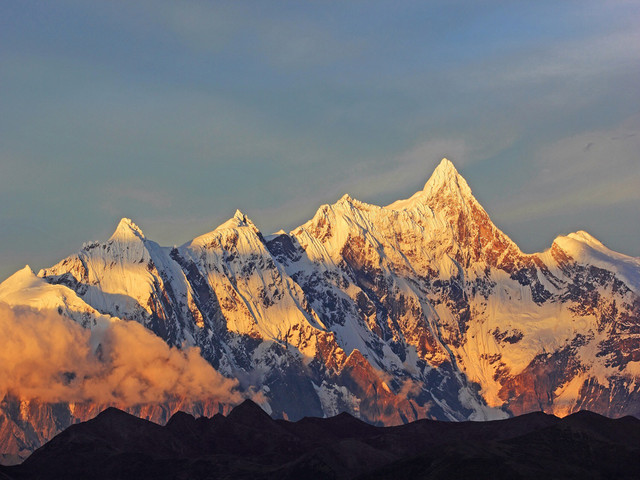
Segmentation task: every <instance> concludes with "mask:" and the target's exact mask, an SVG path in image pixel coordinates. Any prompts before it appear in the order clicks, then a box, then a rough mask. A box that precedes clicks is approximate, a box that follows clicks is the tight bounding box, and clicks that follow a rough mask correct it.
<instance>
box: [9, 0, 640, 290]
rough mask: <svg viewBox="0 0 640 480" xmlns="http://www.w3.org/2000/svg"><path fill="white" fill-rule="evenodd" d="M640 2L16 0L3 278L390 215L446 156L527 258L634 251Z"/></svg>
mask: <svg viewBox="0 0 640 480" xmlns="http://www.w3.org/2000/svg"><path fill="white" fill-rule="evenodd" d="M639 25H640V2H638V1H623V0H620V1H602V0H599V1H591V0H584V1H575V2H574V1H558V0H556V1H537V2H506V1H500V2H498V1H495V2H494V1H455V0H454V1H451V0H449V1H427V2H418V1H415V2H414V1H398V2H375V1H368V2H364V1H363V2H361V1H351V2H337V1H291V2H280V1H270V2H258V1H256V2H249V1H246V2H238V1H235V2H171V1H163V0H156V1H149V2H144V1H110V2H86V1H65V0H59V1H56V2H46V1H41V2H35V1H28V0H27V1H21V2H3V3H2V5H1V6H0V112H1V115H0V225H1V228H0V278H5V277H6V276H8V275H10V274H11V273H12V272H14V271H15V270H17V269H18V268H21V267H22V266H24V264H26V263H28V264H30V265H31V266H32V268H34V269H36V270H37V269H39V268H41V267H44V266H47V265H50V264H52V263H55V262H56V261H58V260H59V259H60V258H62V257H63V256H66V255H68V254H70V253H72V252H75V251H76V250H78V249H79V248H80V247H81V246H82V243H83V242H85V241H90V240H105V239H106V238H108V237H109V235H110V234H111V232H112V230H113V229H114V228H115V226H116V224H117V222H118V220H119V219H120V218H121V217H123V216H127V217H131V218H133V220H134V221H135V222H136V223H138V224H139V225H140V226H141V228H142V229H143V231H144V232H145V234H146V235H147V237H149V238H151V239H154V240H156V241H158V242H159V243H160V244H163V245H173V244H181V243H183V242H185V241H187V240H189V239H191V238H193V237H194V236H196V235H198V234H201V233H204V232H206V231H209V230H211V229H213V228H215V227H216V226H217V225H218V224H220V223H222V222H223V221H224V220H226V219H227V218H229V217H230V216H232V215H233V213H234V211H235V209H236V208H239V209H241V210H242V211H243V212H245V213H246V214H247V215H248V216H249V217H250V218H252V220H253V221H254V222H255V223H256V224H257V225H258V227H260V228H261V229H262V230H263V231H264V233H270V232H272V231H275V230H278V229H280V228H284V229H285V230H288V229H291V228H294V227H296V226H297V225H299V224H301V223H303V222H304V221H306V220H307V219H308V218H310V217H311V216H312V215H313V213H314V211H315V210H316V209H317V208H318V207H319V206H320V205H321V204H323V203H332V202H335V201H336V200H337V199H338V198H340V196H342V194H343V193H346V192H348V193H349V194H351V195H352V196H353V197H355V198H358V199H360V200H363V201H366V202H370V203H376V204H386V203H390V202H391V201H393V200H395V199H398V198H405V197H408V196H410V195H411V194H412V193H413V192H415V191H416V190H418V189H420V188H422V186H423V184H424V182H425V181H426V180H427V178H428V177H429V175H430V174H431V172H432V170H433V168H434V167H435V166H436V165H437V163H438V162H439V161H440V159H441V158H442V157H443V156H447V157H448V158H449V159H451V160H452V161H453V162H454V164H455V165H456V166H457V167H458V170H459V171H460V172H461V173H462V175H463V176H464V177H465V178H466V179H467V181H468V182H469V184H470V186H471V188H472V190H473V191H474V194H475V195H476V197H477V198H478V200H479V201H480V202H481V203H482V204H483V205H484V207H485V209H487V211H488V212H489V214H490V215H491V217H492V219H493V220H494V222H495V223H496V224H497V225H498V226H499V227H500V228H502V229H503V230H504V231H505V232H506V233H507V234H508V235H510V236H511V237H512V239H513V240H514V241H516V242H517V243H518V244H519V245H520V246H521V248H522V249H523V250H524V251H526V252H534V251H541V250H544V249H546V248H548V247H549V245H550V244H551V242H552V241H553V238H555V237H556V236H557V235H559V234H566V233H569V232H571V231H575V230H579V229H584V230H587V231H588V232H590V233H591V234H593V235H594V236H596V237H597V238H599V239H600V240H601V241H603V242H604V243H605V244H606V245H607V246H609V247H610V248H613V249H615V250H618V251H620V252H622V253H626V254H630V255H634V256H640V242H639V241H638V239H639V238H640V89H639V88H638V86H637V84H638V80H639V79H640V49H639V48H638V45H640V28H639Z"/></svg>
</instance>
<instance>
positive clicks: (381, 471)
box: [0, 400, 640, 480]
mask: <svg viewBox="0 0 640 480" xmlns="http://www.w3.org/2000/svg"><path fill="white" fill-rule="evenodd" d="M638 475H640V420H637V419H636V418H634V417H624V418H621V419H617V420H612V419H608V418H606V417H602V416H600V415H597V414H594V413H590V412H586V411H585V412H578V413H575V414H573V415H570V416H568V417H565V418H563V419H559V418H557V417H555V416H552V415H547V414H544V413H532V414H527V415H522V416H520V417H514V418H510V419H507V420H499V421H489V422H459V423H456V422H439V421H433V420H419V421H416V422H413V423H409V424H406V425H402V426H397V427H375V426H372V425H369V424H366V423H364V422H362V421H360V420H358V419H356V418H354V417H352V416H351V415H349V414H346V413H343V414H340V415H338V416H336V417H332V418H327V419H321V418H304V419H302V420H299V421H297V422H288V421H285V420H273V419H271V417H270V416H269V415H267V414H266V413H265V412H264V411H263V410H262V409H261V408H260V407H259V406H258V405H256V404H255V403H253V402H251V401H249V400H247V401H245V402H244V403H242V404H241V405H239V406H238V407H236V408H235V409H234V410H232V411H231V413H230V414H229V415H228V416H226V417H224V416H222V415H216V416H214V417H212V418H206V417H200V418H197V419H196V418H194V417H193V416H191V415H188V414H186V413H183V412H180V413H177V414H175V415H174V416H173V417H172V418H171V419H170V420H169V422H168V423H167V425H166V426H164V427H162V426H159V425H157V424H154V423H151V422H149V421H146V420H141V419H139V418H137V417H134V416H132V415H129V414H127V413H125V412H122V411H120V410H117V409H115V408H110V409H107V410H105V411H104V412H102V413H101V414H100V415H98V416H97V417H96V418H95V419H93V420H90V421H88V422H84V423H80V424H77V425H73V426H71V427H69V428H68V429H67V430H65V431H64V432H62V433H61V434H59V435H57V436H56V437H55V438H54V439H53V440H51V441H50V442H48V443H47V444H46V445H44V446H43V447H41V448H40V449H38V450H37V451H36V452H35V453H33V455H31V457H29V459H27V460H26V461H25V462H24V463H23V464H22V465H20V466H16V467H0V478H6V479H14V480H18V479H26V478H41V479H48V478H52V479H53V478H55V479H58V478H67V479H86V478H93V479H113V478H121V479H146V478H154V479H164V478H167V479H168V478H172V479H174V478H185V479H187V478H188V479H200V478H201V479H206V478H234V479H236V478H255V479H260V478H264V479H267V478H278V479H299V478H305V479H315V478H317V479H325V478H326V479H351V478H361V479H378V478H379V479H387V478H443V479H446V478H491V479H495V478H505V479H506V478H510V479H513V478H522V479H528V478H532V479H533V478H535V479H539V478H593V479H596V478H603V479H605V478H607V479H609V478H638Z"/></svg>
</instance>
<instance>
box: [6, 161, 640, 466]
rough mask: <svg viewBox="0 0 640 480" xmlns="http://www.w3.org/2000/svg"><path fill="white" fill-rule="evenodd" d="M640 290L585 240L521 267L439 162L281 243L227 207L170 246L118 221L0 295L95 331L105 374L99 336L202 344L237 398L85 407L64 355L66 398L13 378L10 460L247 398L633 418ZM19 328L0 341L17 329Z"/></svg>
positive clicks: (427, 413) (495, 415)
mask: <svg viewBox="0 0 640 480" xmlns="http://www.w3.org/2000/svg"><path fill="white" fill-rule="evenodd" d="M639 293H640V260H639V259H637V258H633V257H628V256H625V255H622V254H619V253H616V252H613V251H611V250H609V249H608V248H607V247H605V246H604V245H603V244H602V243H601V242H600V241H598V240H596V239H595V238H593V237H592V236H590V235H589V234H588V233H586V232H583V231H581V232H577V233H571V234H569V235H567V236H561V237H558V238H557V239H556V240H555V241H554V242H553V244H552V246H551V247H550V248H549V249H548V250H547V251H545V252H542V253H535V254H525V253H523V252H522V251H521V250H520V249H519V248H518V246H517V245H516V244H515V243H513V242H512V241H511V240H510V239H509V238H508V237H507V236H506V235H505V234H504V233H503V232H502V231H500V229H498V228H497V227H496V226H495V225H494V224H493V223H492V221H491V219H490V218H489V216H488V214H487V213H486V212H485V210H484V209H483V208H482V206H481V205H480V204H479V203H478V202H477V200H476V199H475V197H474V196H473V195H472V193H471V189H470V188H469V186H468V185H467V182H466V181H465V180H464V178H462V176H460V175H459V173H458V172H457V170H456V169H455V167H454V166H453V165H452V164H451V162H449V161H448V160H446V159H445V160H443V161H442V163H441V164H440V165H439V166H438V167H437V169H436V170H435V172H434V173H433V175H432V176H431V178H430V179H429V180H428V181H427V183H426V185H425V187H424V189H423V190H421V191H419V192H417V193H416V194H415V195H413V196H412V197H410V198H409V199H406V200H400V201H397V202H395V203H392V204H391V205H387V206H385V207H381V206H376V205H370V204H366V203H363V202H359V201H357V200H354V199H352V198H351V197H349V196H348V195H345V196H344V197H343V198H341V199H340V200H339V201H338V202H337V203H335V204H333V205H324V206H322V207H320V209H319V210H318V211H317V213H316V214H315V216H314V217H313V218H312V219H311V220H310V221H308V222H307V223H305V224H304V225H302V226H300V227H298V228H296V229H294V230H293V231H291V232H289V233H284V232H280V233H278V234H275V235H270V236H265V235H263V234H262V233H261V232H260V231H259V229H258V228H257V227H256V225H255V224H253V222H251V220H250V219H249V218H247V216H246V215H244V214H243V213H241V212H236V214H235V216H234V217H233V218H231V219H230V220H229V221H227V222H225V223H224V224H222V225H220V226H219V227H218V228H216V229H215V230H213V231H211V232H209V233H206V234H204V235H201V236H199V237H197V238H195V239H193V240H192V241H190V242H187V243H186V244H184V245H182V246H179V247H161V246H159V245H158V244H157V243H155V242H153V241H151V240H150V239H148V238H146V236H145V235H144V233H143V232H142V230H141V229H140V228H139V227H138V226H137V225H135V224H134V223H133V222H132V221H131V220H128V219H123V220H122V221H121V222H120V224H119V225H118V227H117V229H116V231H115V232H114V234H113V236H112V237H111V238H110V239H109V240H108V241H106V242H93V243H90V244H86V245H85V246H84V247H83V249H82V250H81V251H80V252H78V253H77V254H74V255H71V256H69V257H67V258H65V259H63V260H62V261H61V262H59V263H58V264H56V265H54V266H52V267H50V268H46V269H43V270H41V271H40V272H39V273H38V274H37V275H36V274H35V273H34V272H32V271H31V270H30V269H29V268H28V267H27V268H25V269H24V270H22V271H20V272H17V273H16V274H15V275H13V276H12V277H10V278H9V279H7V280H6V281H5V282H3V283H2V284H0V302H5V303H7V304H8V305H9V307H7V308H10V309H13V310H15V311H20V312H24V311H25V309H27V308H31V309H35V311H37V312H40V313H41V312H44V311H53V312H55V313H56V314H59V315H61V316H62V317H64V318H66V319H71V320H73V321H74V322H76V324H77V325H79V326H82V327H83V328H84V329H87V330H88V331H90V332H91V335H90V339H89V341H88V342H89V343H88V346H87V348H88V349H89V350H90V352H88V353H87V355H88V356H91V355H93V356H94V357H95V358H96V359H97V360H96V361H97V362H98V364H100V362H102V363H104V362H108V361H110V357H109V356H108V355H105V351H109V349H108V348H106V347H105V345H108V340H109V339H111V338H112V337H113V335H104V334H103V332H104V331H105V329H107V331H109V330H108V329H115V328H116V327H117V326H122V325H126V324H132V323H134V322H135V324H139V325H143V326H144V327H145V328H146V329H147V331H148V332H153V334H154V335H156V336H158V337H160V338H162V339H163V341H164V342H166V344H167V345H168V346H169V347H171V348H173V349H178V350H180V351H182V352H187V353H188V355H187V353H185V355H187V356H189V358H191V359H192V360H193V358H192V356H193V352H195V351H196V350H195V349H196V348H197V349H198V350H197V352H198V354H199V355H201V356H202V358H203V359H204V360H206V362H207V363H208V365H210V366H211V367H212V368H213V369H215V372H217V373H218V374H221V375H222V376H224V377H226V378H227V379H233V382H234V383H228V386H229V388H232V387H233V388H234V389H235V390H234V391H235V392H236V393H234V394H229V395H224V394H221V393H220V392H219V390H218V391H217V392H216V393H217V394H219V395H218V396H213V397H211V398H209V397H207V396H206V395H204V394H205V393H207V392H203V391H198V392H197V393H198V396H197V397H195V394H194V393H193V390H194V385H193V382H192V383H191V384H190V386H189V388H188V389H183V390H181V392H182V393H181V394H178V393H175V392H173V393H174V395H172V396H171V400H172V403H171V404H163V403H162V402H158V401H155V402H152V405H151V406H145V405H144V402H142V400H144V399H147V398H150V397H149V395H147V394H146V391H144V392H138V393H136V392H134V393H136V394H135V395H134V394H131V392H130V391H127V392H122V391H120V390H117V391H115V393H114V390H113V389H111V386H109V388H102V389H98V390H99V391H104V392H106V393H105V396H106V397H107V398H106V400H105V399H104V398H94V397H92V396H91V395H83V396H81V397H82V398H76V397H74V396H73V395H71V394H70V393H69V392H70V391H71V390H70V389H74V390H73V392H76V391H80V392H85V393H86V392H87V391H89V390H87V389H83V388H81V387H82V383H83V382H87V381H93V379H94V378H95V376H92V372H85V371H81V370H80V369H78V368H75V367H74V366H73V365H74V363H73V362H69V361H66V360H65V359H61V362H62V363H64V365H62V364H61V365H60V366H59V368H58V370H57V373H56V372H53V373H52V376H51V377H47V378H48V379H50V378H54V379H59V381H58V380H56V381H57V382H58V383H56V391H59V392H60V394H59V395H58V396H57V397H56V398H55V399H49V400H43V399H42V396H40V397H38V396H37V395H35V394H33V389H31V390H29V391H27V390H26V389H24V388H22V384H21V383H20V382H21V380H20V378H22V377H16V378H17V380H16V381H15V382H14V383H13V384H12V385H11V386H10V388H7V389H6V394H7V395H6V396H5V398H4V400H3V401H2V404H0V420H2V421H1V422H0V446H2V447H3V449H4V452H3V453H11V454H14V455H16V454H17V455H22V456H24V455H26V454H28V452H29V451H31V450H33V449H34V448H36V447H38V446H39V445H40V444H42V442H43V441H45V440H46V439H47V438H51V436H52V434H54V433H55V432H57V431H60V429H62V428H64V427H66V426H68V425H70V424H72V423H75V422H78V421H82V420H88V419H89V418H91V416H92V415H95V405H100V407H103V406H104V405H107V404H112V405H117V406H119V407H120V408H123V409H128V408H131V409H138V411H149V412H155V413H152V414H150V416H149V418H153V419H155V420H157V421H166V419H168V417H169V416H170V414H171V413H173V412H174V411H175V410H176V407H175V406H176V405H180V404H187V403H193V405H194V406H193V408H187V409H188V410H190V411H192V412H193V413H207V414H211V413H213V412H216V411H224V409H225V408H227V409H228V408H229V406H230V405H232V404H234V403H237V401H238V396H239V395H240V396H245V397H247V396H248V397H252V398H256V399H258V400H259V401H260V402H261V405H262V406H263V407H264V408H265V409H266V410H267V411H268V412H269V413H270V414H271V415H272V416H274V417H276V418H287V419H291V420H296V419H300V418H302V417H305V416H320V417H321V416H332V415H336V414H337V413H338V412H340V411H347V412H349V413H350V414H352V415H353V416H355V417H358V418H360V419H363V420H366V421H367V422H370V423H373V424H378V425H397V424H402V423H406V422H409V421H413V420H416V419H419V418H433V419H441V420H459V421H463V420H491V419H500V418H506V417H508V416H512V415H520V414H523V413H527V412H532V411H544V412H546V413H552V414H555V415H560V416H562V415H567V414H570V413H572V412H577V411H579V410H582V409H588V410H591V411H594V412H598V413H600V414H603V415H606V416H609V417H620V416H624V415H636V416H637V415H640V296H639ZM105 319H106V320H105ZM119 319H121V320H124V321H125V322H124V324H122V322H120V320H119ZM105 322H106V323H105ZM109 322H111V323H109ZM23 324H24V322H22V323H19V322H18V323H17V324H15V325H13V324H12V325H9V326H7V327H6V328H7V331H11V332H12V335H17V334H18V333H17V332H20V331H21V330H22V329H23V327H22V326H21V325H23ZM105 325H106V326H105ZM118 328H119V327H118ZM121 330H123V328H121ZM128 330H133V329H131V328H129V329H128ZM34 332H37V328H34ZM74 335H76V336H78V334H77V333H74ZM11 338H12V337H11V336H9V337H5V338H4V339H3V340H1V341H5V342H6V341H11ZM105 338H106V340H103V339H105ZM123 338H124V337H123ZM41 341H42V342H44V343H46V338H43V339H41ZM105 341H106V342H107V343H105ZM129 343H131V345H135V348H138V349H140V348H143V346H144V345H147V344H150V343H151V342H150V341H148V342H147V341H145V342H137V343H136V342H129ZM127 344H128V343H127ZM141 345H142V346H141ZM0 346H1V345H0ZM121 350H122V349H121ZM45 351H46V349H45ZM119 351H120V350H119ZM171 352H173V353H170V354H169V353H167V354H166V355H165V354H163V355H164V356H167V357H175V356H176V354H175V352H174V350H171ZM63 360H64V361H63ZM135 360H136V359H135V358H133V359H131V361H135ZM11 361H12V360H11V359H8V360H7V362H8V363H5V367H3V368H7V367H6V366H7V365H9V366H11V365H12V364H11ZM15 361H16V362H19V361H20V360H19V357H16V360H15ZM70 365H71V366H70ZM47 367H51V368H54V367H56V365H55V364H53V365H47ZM150 368H151V367H150ZM174 370H175V369H174ZM167 371H169V370H168V369H167ZM176 371H186V370H184V369H182V370H176ZM161 376H162V371H161V369H158V375H157V377H161ZM187 376H188V375H177V376H176V378H178V379H179V378H186V377H187ZM213 377H214V375H213V374H212V373H207V378H213ZM147 380H148V379H145V381H147ZM153 380H154V381H156V380H162V379H161V378H160V379H159V378H154V379H153ZM230 382H231V381H230ZM164 383H165V384H166V383H167V382H164ZM220 383H221V384H224V382H220ZM140 385H143V386H144V382H142V383H141V384H140ZM118 388H119V387H118ZM49 390H51V389H49ZM196 390H197V389H196ZM91 391H95V389H94V390H91ZM3 393H5V392H0V394H3ZM169 393H171V392H169ZM107 394H108V395H107ZM30 395H31V396H30ZM194 397H195V398H196V399H197V400H198V402H195V403H194V402H191V400H192V399H193V398H194ZM163 398H164V397H163ZM107 400H108V401H107ZM141 402H142V403H141ZM92 405H93V408H92V407H91V406H92Z"/></svg>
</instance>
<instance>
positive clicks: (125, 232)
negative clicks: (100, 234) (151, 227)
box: [109, 217, 144, 240]
mask: <svg viewBox="0 0 640 480" xmlns="http://www.w3.org/2000/svg"><path fill="white" fill-rule="evenodd" d="M136 238H137V239H140V240H144V233H142V230H141V229H140V227H138V225H136V224H135V223H133V220H131V219H130V218H126V217H124V218H122V219H121V220H120V222H119V223H118V226H117V227H116V230H115V232H113V235H111V238H110V239H109V240H135V239H136Z"/></svg>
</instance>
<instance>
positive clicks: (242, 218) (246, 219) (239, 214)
mask: <svg viewBox="0 0 640 480" xmlns="http://www.w3.org/2000/svg"><path fill="white" fill-rule="evenodd" d="M233 218H235V219H236V220H238V221H239V222H240V223H246V224H247V225H248V224H253V222H252V221H251V220H250V219H249V217H247V216H246V215H245V214H244V213H242V212H241V211H240V210H236V213H234V214H233Z"/></svg>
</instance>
